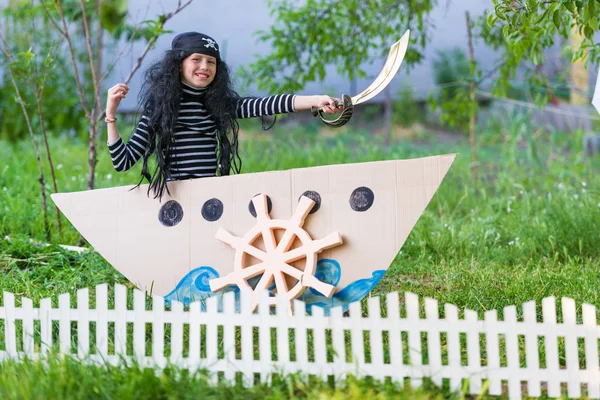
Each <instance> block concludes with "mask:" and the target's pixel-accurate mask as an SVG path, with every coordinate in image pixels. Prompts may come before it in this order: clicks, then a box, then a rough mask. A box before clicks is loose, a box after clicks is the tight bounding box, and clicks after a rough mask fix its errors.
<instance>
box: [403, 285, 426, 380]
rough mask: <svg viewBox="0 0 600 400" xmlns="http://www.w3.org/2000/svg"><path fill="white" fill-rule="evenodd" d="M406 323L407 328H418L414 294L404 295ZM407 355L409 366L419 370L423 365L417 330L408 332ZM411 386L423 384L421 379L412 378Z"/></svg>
mask: <svg viewBox="0 0 600 400" xmlns="http://www.w3.org/2000/svg"><path fill="white" fill-rule="evenodd" d="M405 299H406V322H407V324H408V326H419V322H420V321H419V320H420V317H419V297H418V296H417V295H416V294H414V293H406V296H405ZM408 352H409V353H408V354H409V360H410V365H411V366H412V367H413V368H414V369H415V370H417V371H418V370H419V367H420V366H421V365H423V362H422V354H423V346H422V344H421V331H420V330H419V329H409V330H408ZM411 384H412V385H413V387H418V386H421V385H422V384H423V379H422V378H420V377H412V378H411Z"/></svg>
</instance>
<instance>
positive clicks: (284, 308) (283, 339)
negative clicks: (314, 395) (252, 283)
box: [276, 296, 290, 372]
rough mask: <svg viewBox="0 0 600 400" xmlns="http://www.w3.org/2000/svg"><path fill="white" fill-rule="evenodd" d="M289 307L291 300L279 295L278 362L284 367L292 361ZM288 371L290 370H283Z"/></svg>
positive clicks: (277, 307)
mask: <svg viewBox="0 0 600 400" xmlns="http://www.w3.org/2000/svg"><path fill="white" fill-rule="evenodd" d="M289 308H290V302H289V300H288V299H287V298H286V297H285V296H277V303H276V309H277V313H276V314H277V316H278V318H277V325H278V326H277V364H278V365H279V366H280V367H281V368H284V367H285V366H286V365H289V363H290V341H289V333H288V330H289V325H290V322H289V317H290V313H289ZM282 372H288V371H282Z"/></svg>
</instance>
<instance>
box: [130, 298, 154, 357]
mask: <svg viewBox="0 0 600 400" xmlns="http://www.w3.org/2000/svg"><path fill="white" fill-rule="evenodd" d="M133 311H134V316H133V354H134V356H135V359H136V360H137V362H138V363H140V364H143V363H144V358H145V357H146V295H145V294H144V292H142V291H141V290H137V289H136V290H134V292H133ZM153 331H154V330H153Z"/></svg>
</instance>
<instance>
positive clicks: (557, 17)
mask: <svg viewBox="0 0 600 400" xmlns="http://www.w3.org/2000/svg"><path fill="white" fill-rule="evenodd" d="M552 22H554V26H556V29H560V11H558V10H556V11H554V15H552Z"/></svg>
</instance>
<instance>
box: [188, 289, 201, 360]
mask: <svg viewBox="0 0 600 400" xmlns="http://www.w3.org/2000/svg"><path fill="white" fill-rule="evenodd" d="M189 313H190V315H189V324H190V335H189V341H190V343H189V357H188V359H187V366H188V368H190V369H196V368H198V367H200V301H194V302H192V303H190V311H189Z"/></svg>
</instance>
